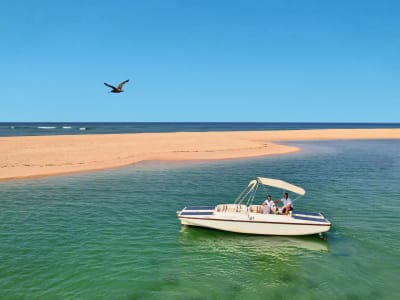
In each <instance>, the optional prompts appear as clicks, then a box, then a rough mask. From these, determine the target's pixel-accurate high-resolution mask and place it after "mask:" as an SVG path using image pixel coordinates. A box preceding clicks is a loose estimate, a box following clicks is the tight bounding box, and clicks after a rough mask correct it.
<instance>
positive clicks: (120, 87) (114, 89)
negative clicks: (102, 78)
mask: <svg viewBox="0 0 400 300" xmlns="http://www.w3.org/2000/svg"><path fill="white" fill-rule="evenodd" d="M127 82H129V79H128V80H125V81H122V82H121V83H120V84H118V87H115V86H113V85H111V84H108V83H105V82H104V85H106V86H108V87H110V88H112V90H111V91H110V92H111V93H121V92H123V90H122V87H123V86H124V84H125V83H127Z"/></svg>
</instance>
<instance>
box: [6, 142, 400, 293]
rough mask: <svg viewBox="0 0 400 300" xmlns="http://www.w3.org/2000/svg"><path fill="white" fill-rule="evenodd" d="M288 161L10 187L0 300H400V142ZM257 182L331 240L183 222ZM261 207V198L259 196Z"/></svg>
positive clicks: (344, 146)
mask: <svg viewBox="0 0 400 300" xmlns="http://www.w3.org/2000/svg"><path fill="white" fill-rule="evenodd" d="M295 144H296V145H300V146H301V147H303V149H304V151H303V152H300V153H295V154H291V155H283V156H274V157H265V158H257V159H247V160H234V161H219V162H212V163H205V162H202V163H195V164H191V165H186V164H182V163H160V162H147V163H141V164H139V165H136V166H132V167H127V168H123V169H115V170H109V171H102V172H94V173H85V174H79V175H70V176H60V177H53V178H44V179H36V180H24V181H8V182H2V183H0V208H1V209H0V262H1V263H0V299H35V298H36V299H37V298H40V299H77V298H78V299H93V298H96V299H247V298H249V299H267V298H268V299H395V298H397V296H398V295H399V294H400V285H399V284H398V275H399V270H400V256H399V254H400V253H399V247H400V242H399V241H400V234H399V223H400V222H399V213H400V206H399V200H400V185H399V183H400V154H399V149H400V141H346V142H342V141H331V142H302V143H295ZM255 176H265V177H276V178H280V179H283V180H287V181H289V182H293V183H295V184H298V185H301V186H303V187H304V188H305V189H306V190H307V195H306V197H304V198H301V199H300V200H298V201H297V202H295V204H296V208H297V209H299V210H305V211H321V212H322V213H323V214H324V215H325V216H326V217H327V218H328V219H329V220H330V221H331V222H332V223H333V227H332V229H331V231H330V232H329V233H328V240H327V241H322V240H320V239H319V238H318V237H317V236H311V237H259V236H249V235H238V234H232V233H224V232H218V231H212V230H206V229H195V228H186V229H183V228H181V226H180V225H179V222H178V220H177V218H176V214H175V212H176V210H179V209H181V208H183V207H184V206H186V205H215V204H217V203H219V202H230V201H233V199H234V198H235V197H236V196H237V195H238V194H239V192H240V191H241V190H242V189H243V188H244V186H245V185H246V184H247V183H248V181H249V180H251V179H252V178H254V177H255ZM260 201H261V199H260Z"/></svg>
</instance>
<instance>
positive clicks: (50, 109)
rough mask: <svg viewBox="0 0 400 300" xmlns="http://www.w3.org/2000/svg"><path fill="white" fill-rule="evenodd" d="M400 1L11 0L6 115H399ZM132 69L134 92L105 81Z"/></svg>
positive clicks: (5, 16) (0, 71) (4, 42)
mask: <svg viewBox="0 0 400 300" xmlns="http://www.w3.org/2000/svg"><path fill="white" fill-rule="evenodd" d="M399 13H400V1H396V0H393V1H385V0H382V1H368V0H363V1H362V0H360V1H351V0H343V1H340V0H335V1H333V0H332V1H328V0H314V1H307V0H305V1H298V0H292V1H285V0H270V1H268V0H265V1H261V0H260V1H252V0H243V1H235V0H230V1H218V0H210V1H207V0H181V1H172V0H171V1H169V0H159V1H152V0H143V1H128V0H127V1H103V0H94V1H85V0H79V1H72V0H71V1H67V0H64V1H54V0H51V1H47V0H41V1H29V0H25V1H21V0H13V1H3V2H2V4H1V10H0V37H1V38H0V45H1V47H0V87H1V93H0V105H1V108H0V121H3V122H7V121H100V122H101V121H116V122H118V121H120V122H124V121H126V122H135V121H138V122H139V121H144V122H146V121H172V122H173V121H182V122H183V121H204V122H206V121H221V122H222V121H238V122H245V121H257V122H268V121H278V122H279V121H281V122H321V121H322V122H400V17H399ZM127 78H129V79H130V80H131V82H129V83H128V84H126V86H125V91H126V92H125V93H121V94H110V93H108V88H106V87H105V86H104V85H103V82H109V83H112V84H117V83H118V82H120V81H122V80H124V79H127Z"/></svg>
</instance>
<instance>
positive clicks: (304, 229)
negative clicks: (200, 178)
mask: <svg viewBox="0 0 400 300" xmlns="http://www.w3.org/2000/svg"><path fill="white" fill-rule="evenodd" d="M260 187H262V189H263V190H264V191H265V192H266V193H267V194H270V193H269V191H268V190H269V189H273V190H276V189H279V190H282V191H285V192H291V193H294V194H296V195H297V198H296V199H294V200H293V201H295V200H297V199H299V198H300V197H302V196H304V195H305V194H306V191H305V190H304V189H303V188H302V187H299V186H296V185H293V184H291V183H288V182H285V181H283V180H279V179H272V178H264V177H257V178H256V179H254V180H251V181H250V183H249V184H248V185H247V186H246V187H245V188H244V190H243V191H242V192H241V193H240V194H239V196H238V197H237V198H236V200H235V201H234V203H228V204H218V205H216V206H188V207H185V208H184V209H182V210H181V211H177V217H178V219H179V220H180V222H181V224H182V225H184V226H196V227H206V228H211V229H217V230H223V231H230V232H237V233H245V234H257V235H284V236H296V235H312V234H320V235H322V234H323V233H325V232H327V231H329V229H330V227H331V222H330V221H329V220H327V219H325V217H324V216H323V215H322V214H321V213H319V212H318V213H308V212H300V211H296V210H293V211H291V212H290V213H289V214H283V213H282V208H281V207H279V206H276V207H275V209H273V210H272V211H271V212H270V213H263V212H264V211H263V209H262V205H258V204H253V203H254V200H255V199H256V194H257V190H260Z"/></svg>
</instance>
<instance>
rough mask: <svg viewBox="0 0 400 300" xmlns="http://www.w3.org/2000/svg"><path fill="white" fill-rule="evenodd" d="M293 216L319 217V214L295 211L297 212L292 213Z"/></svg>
mask: <svg viewBox="0 0 400 300" xmlns="http://www.w3.org/2000/svg"><path fill="white" fill-rule="evenodd" d="M293 214H299V215H306V216H316V217H321V214H320V213H309V212H303V211H297V210H296V211H293Z"/></svg>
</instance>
